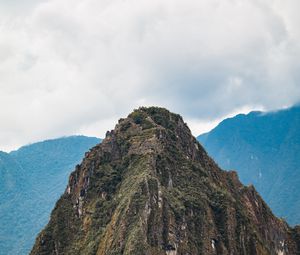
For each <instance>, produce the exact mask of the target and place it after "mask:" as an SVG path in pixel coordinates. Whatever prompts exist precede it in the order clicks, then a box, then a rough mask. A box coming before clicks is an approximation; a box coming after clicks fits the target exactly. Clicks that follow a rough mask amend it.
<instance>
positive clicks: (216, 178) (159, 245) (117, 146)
mask: <svg viewBox="0 0 300 255" xmlns="http://www.w3.org/2000/svg"><path fill="white" fill-rule="evenodd" d="M297 233H298V232H297V231H296V230H293V229H291V228H290V227H289V226H288V225H287V224H286V223H285V222H284V221H282V220H279V219H277V218H276V217H275V216H274V215H273V214H272V212H271V211H270V209H269V208H268V206H267V205H266V204H265V203H264V202H263V200H262V199H261V198H260V196H259V194H258V193H257V192H256V191H255V189H254V188H253V187H252V186H250V187H245V186H243V185H242V184H241V183H240V182H239V180H238V177H237V174H236V173H235V172H225V171H222V170H221V169H219V168H218V166H217V165H216V164H215V163H214V162H213V160H212V159H211V158H210V157H209V156H208V155H207V154H206V152H205V150H204V149H203V148H202V146H201V145H200V144H199V143H198V142H197V141H196V139H195V138H194V137H193V136H192V135H191V132H190V130H189V128H188V127H187V125H186V124H185V123H184V121H183V120H182V118H181V117H180V116H179V115H177V114H173V113H170V112H169V111H168V110H166V109H163V108H157V107H150V108H145V107H141V108H139V109H138V110H135V111H134V112H132V113H131V114H129V115H128V117H127V118H125V119H120V120H119V122H118V124H117V125H116V127H115V129H114V130H112V131H110V132H107V134H106V138H105V139H104V140H103V142H102V143H101V144H100V145H97V146H96V147H94V148H92V149H91V150H90V151H89V152H88V153H87V154H86V156H85V158H84V159H83V161H82V163H81V164H80V165H78V166H77V167H76V169H75V171H74V172H73V173H72V174H71V175H70V179H69V183H68V186H67V189H66V192H65V194H64V195H63V196H62V197H61V199H60V200H59V201H58V202H57V205H56V207H55V209H54V210H53V212H52V216H51V220H50V222H49V224H48V225H47V227H46V228H45V229H44V230H43V231H42V233H41V234H40V235H39V236H38V238H37V240H36V244H35V246H34V247H33V250H32V253H31V254H97V255H102V254H135V255H138V254H149V255H152V254H155V255H160V254H168V255H171V254H172V255H175V254H178V255H179V254H224V255H226V254H270V255H273V254H278V255H279V254H280V255H283V254H297V252H298V251H297V248H298V246H297V245H298V243H299V242H298V239H297V238H298V237H297V236H298V235H297Z"/></svg>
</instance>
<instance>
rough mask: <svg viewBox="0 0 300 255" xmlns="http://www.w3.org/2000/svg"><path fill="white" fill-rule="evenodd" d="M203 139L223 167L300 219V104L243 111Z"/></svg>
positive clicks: (291, 218)
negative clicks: (286, 107) (236, 173)
mask: <svg viewBox="0 0 300 255" xmlns="http://www.w3.org/2000/svg"><path fill="white" fill-rule="evenodd" d="M198 139H199V141H200V142H201V143H202V144H203V146H204V147H205V148H206V149H207V151H208V153H209V154H210V155H211V156H212V157H213V158H214V159H215V160H216V162H217V163H218V164H219V165H220V166H221V167H222V168H224V169H235V170H236V171H238V174H239V176H240V178H241V180H242V182H243V183H245V184H248V183H252V184H254V186H255V187H256V188H257V190H258V191H259V193H260V194H262V196H263V198H264V199H265V200H266V201H267V203H268V204H269V205H270V207H271V208H272V209H273V211H274V212H275V213H276V214H277V215H278V216H282V217H284V218H286V219H287V220H288V222H289V223H290V224H299V223H300V214H299V211H300V190H299V183H300V107H299V106H296V107H292V108H290V109H286V110H281V111H277V112H270V113H262V112H251V113H249V114H247V115H244V114H240V115H237V116H236V117H234V118H231V119H226V120H224V121H222V122H221V123H220V124H219V125H218V126H217V127H216V128H215V129H213V130H212V131H211V132H209V133H207V134H204V135H202V136H199V137H198Z"/></svg>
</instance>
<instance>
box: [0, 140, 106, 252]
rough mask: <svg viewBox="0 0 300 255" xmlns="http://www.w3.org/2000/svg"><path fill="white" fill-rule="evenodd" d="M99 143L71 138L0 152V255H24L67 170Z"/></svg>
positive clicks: (47, 213)
mask: <svg viewBox="0 0 300 255" xmlns="http://www.w3.org/2000/svg"><path fill="white" fill-rule="evenodd" d="M99 142H100V140H99V139H98V138H94V137H84V136H72V137H65V138H59V139H53V140H47V141H44V142H39V143H34V144H31V145H27V146H24V147H21V148H20V149H18V150H17V151H13V152H11V153H4V152H0V177H1V179H0V224H1V226H2V227H1V228H0V254H1V255H8V254H13V255H15V254H28V252H29V251H30V248H31V247H32V245H33V243H34V239H35V237H36V235H37V234H38V233H39V231H40V230H41V229H42V227H43V226H44V225H45V224H46V223H47V221H48V219H49V215H50V212H51V210H52V208H53V207H54V205H55V201H56V200H57V199H58V198H59V197H60V195H61V194H62V193H63V191H64V187H65V185H66V183H67V181H68V176H69V174H70V172H71V170H72V169H73V168H74V167H75V166H76V164H78V163H79V162H80V160H81V159H82V157H83V156H84V153H85V152H86V151H88V149H89V148H91V147H93V146H94V145H96V144H97V143H99Z"/></svg>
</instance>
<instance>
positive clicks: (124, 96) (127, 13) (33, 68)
mask: <svg viewBox="0 0 300 255" xmlns="http://www.w3.org/2000/svg"><path fill="white" fill-rule="evenodd" d="M9 3H10V4H9ZM299 5H300V4H299V1H297V0H291V1H283V0H264V1H263V0H255V1H253V0H241V1H234V0H222V1H221V0H200V1H199V0H186V1H179V0H178V1H177V0H175V1H174V0H165V1H158V0H151V1H150V0H142V1H141V0H139V1H138V0H109V1H108V0H100V1H99V0H97V1H96V0H80V1H79V0H72V1H71V0H51V1H50V0H49V1H47V0H40V1H38V0H35V1H34V0H32V1H26V2H24V1H20V0H14V1H11V2H7V1H0V14H1V16H0V17H1V18H0V32H1V37H0V107H1V110H0V119H1V132H0V149H10V148H12V147H14V146H17V145H21V144H24V143H28V142H32V141H36V140H40V139H44V138H49V137H56V136H61V135H68V134H74V133H83V134H88V135H96V136H103V135H104V133H105V131H106V129H110V128H113V125H114V123H113V122H115V120H116V119H118V118H119V117H123V116H124V115H126V114H127V113H129V111H131V110H132V109H133V108H135V107H138V106H139V105H161V106H165V107H168V108H170V109H171V110H173V111H176V112H179V113H181V114H182V115H183V116H184V117H185V119H186V120H187V122H189V120H190V121H191V125H192V126H193V127H194V128H193V131H194V133H195V134H197V130H198V129H199V130H203V128H201V127H200V126H199V125H197V121H198V122H199V123H204V124H203V125H201V126H202V127H203V126H206V127H208V126H209V125H210V124H209V123H214V121H216V120H218V119H220V118H221V117H223V116H226V115H228V114H229V113H231V112H233V111H236V110H237V109H242V108H244V107H250V108H257V107H263V108H265V109H274V108H280V107H283V106H286V105H291V104H293V103H295V102H298V101H299V99H300V84H299V81H300V77H299V75H300V73H299V68H300V64H299V61H298V60H299V56H300V45H299V44H300V32H299V29H298V28H299V25H300V19H299V15H298V13H297V10H299V7H300V6H299ZM109 123H110V124H109ZM199 132H200V131H199Z"/></svg>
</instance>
